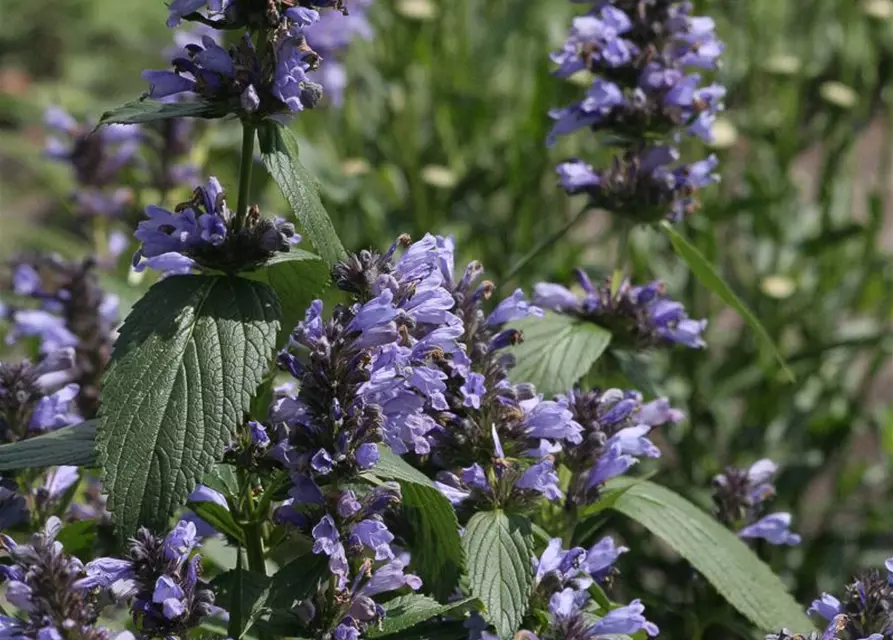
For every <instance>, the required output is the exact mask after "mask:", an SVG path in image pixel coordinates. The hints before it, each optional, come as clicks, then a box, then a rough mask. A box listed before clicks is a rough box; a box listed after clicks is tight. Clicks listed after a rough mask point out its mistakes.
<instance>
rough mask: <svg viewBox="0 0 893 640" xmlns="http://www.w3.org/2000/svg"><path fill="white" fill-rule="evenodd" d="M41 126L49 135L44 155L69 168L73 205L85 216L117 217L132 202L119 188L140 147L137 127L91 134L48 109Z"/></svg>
mask: <svg viewBox="0 0 893 640" xmlns="http://www.w3.org/2000/svg"><path fill="white" fill-rule="evenodd" d="M44 122H45V123H46V125H47V126H48V127H49V128H50V130H51V131H52V135H51V136H50V137H49V138H47V142H46V154H47V155H48V156H49V157H50V158H53V159H55V160H59V161H61V162H65V163H66V164H68V165H69V166H70V167H71V170H72V174H73V175H74V179H75V183H76V184H77V187H76V189H75V192H74V195H73V197H74V202H75V205H76V209H77V212H78V213H79V214H81V215H84V216H104V217H118V216H120V215H121V214H122V213H123V212H124V210H125V208H126V207H127V205H128V204H129V203H130V202H131V201H132V199H133V193H132V192H131V190H130V189H128V188H126V187H120V186H117V185H120V184H121V177H122V172H123V171H124V170H125V169H127V168H128V167H131V166H132V165H133V164H134V162H135V160H136V156H137V152H138V151H139V145H140V132H139V129H138V128H137V127H132V126H127V125H111V126H108V127H103V128H101V129H98V130H94V127H93V126H92V125H90V124H86V123H84V124H82V123H78V121H77V120H75V119H74V117H72V116H71V115H70V114H68V113H66V112H65V111H64V110H63V109H61V108H60V107H51V108H49V109H47V111H46V114H45V115H44Z"/></svg>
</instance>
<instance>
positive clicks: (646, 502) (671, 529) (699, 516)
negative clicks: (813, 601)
mask: <svg viewBox="0 0 893 640" xmlns="http://www.w3.org/2000/svg"><path fill="white" fill-rule="evenodd" d="M617 480H618V481H620V480H621V479H619V478H618V479H617ZM627 481H628V482H633V483H634V484H633V485H632V486H631V487H629V489H628V490H627V491H625V492H623V494H621V495H620V496H619V498H618V499H617V500H616V501H615V502H614V504H613V505H612V506H611V508H612V509H614V510H616V511H619V512H620V513H623V514H624V515H626V516H628V517H630V518H632V519H633V520H635V521H636V522H639V523H640V524H642V525H643V526H644V527H645V528H646V529H648V530H649V531H651V533H653V534H654V535H656V536H657V537H659V538H660V539H661V540H663V541H664V542H666V543H667V544H668V545H669V546H670V547H671V548H672V549H673V550H674V551H676V553H678V554H679V555H681V556H682V557H684V558H685V559H686V560H688V561H689V562H690V563H691V565H692V566H693V567H694V568H695V569H697V570H698V571H699V572H700V573H701V574H702V575H703V576H704V577H705V578H707V580H709V581H710V583H711V584H712V585H713V586H714V588H716V590H717V591H718V592H719V593H720V594H721V595H722V596H723V597H724V598H725V599H726V601H727V602H728V603H729V604H731V605H732V606H733V607H735V608H736V609H737V610H738V611H739V612H740V613H741V614H742V615H744V616H745V617H747V618H748V619H749V620H750V621H751V622H753V623H754V624H755V625H756V626H758V627H759V628H760V629H761V630H763V631H773V630H778V629H781V628H788V629H812V628H813V624H812V622H810V620H809V618H808V617H807V616H806V614H805V613H804V612H803V608H802V607H801V606H800V605H799V604H798V603H797V602H796V601H795V600H794V598H792V597H791V595H790V594H789V593H788V592H787V590H786V589H785V587H784V584H783V583H782V582H781V580H780V579H779V578H778V576H776V575H775V574H774V573H772V570H771V569H770V568H769V567H768V566H766V565H765V564H764V563H763V561H762V560H760V559H759V558H758V557H757V556H756V554H755V553H754V552H753V551H751V550H750V549H749V548H748V546H747V545H746V544H744V542H742V541H741V540H740V539H739V538H738V536H736V535H735V534H734V533H732V532H731V531H729V530H728V529H726V528H725V527H724V526H722V525H721V524H720V523H719V522H717V521H716V520H715V519H714V518H712V517H711V516H710V515H708V514H706V513H704V512H703V511H702V510H701V509H699V508H698V507H696V506H695V505H693V504H692V503H690V502H689V501H688V500H686V499H685V498H683V497H682V496H680V495H679V494H677V493H674V492H673V491H670V490H669V489H667V488H665V487H662V486H660V485H658V484H655V483H653V482H648V481H641V480H638V481H637V480H627ZM615 484H618V485H619V484H622V481H621V482H618V483H615Z"/></svg>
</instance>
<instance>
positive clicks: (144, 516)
mask: <svg viewBox="0 0 893 640" xmlns="http://www.w3.org/2000/svg"><path fill="white" fill-rule="evenodd" d="M278 317H279V305H278V302H277V300H276V296H275V294H274V292H273V290H272V289H270V287H268V286H266V285H264V284H262V283H258V282H251V281H249V280H244V279H242V278H234V277H229V276H174V277H169V278H165V279H164V280H162V281H161V282H158V283H157V284H155V285H154V286H153V287H152V288H151V289H150V290H149V292H148V293H147V294H146V295H145V297H143V299H142V300H140V301H139V302H138V303H137V304H136V305H135V306H134V308H133V310H132V311H131V313H130V315H129V316H128V317H127V320H126V321H125V322H124V325H123V326H122V327H121V330H120V335H119V337H118V340H117V342H116V344H115V350H114V353H113V355H112V361H111V365H110V366H109V370H108V371H107V373H106V375H105V377H104V379H103V392H102V398H101V400H102V407H101V409H100V425H99V431H98V433H97V450H98V454H99V463H100V466H101V467H102V469H103V487H104V488H105V490H106V491H107V492H108V495H109V501H108V505H109V511H111V512H112V514H113V515H114V517H115V520H116V522H117V524H118V526H119V527H120V532H121V534H122V535H124V536H128V535H132V534H133V533H134V532H135V531H136V529H137V528H138V527H140V526H148V527H150V528H155V529H165V528H166V527H167V525H168V521H169V519H170V516H171V514H173V513H174V511H175V510H176V509H177V508H178V507H180V506H181V505H183V504H184V503H185V502H186V496H188V495H189V493H190V492H191V491H192V490H193V489H194V488H195V484H196V482H197V481H199V480H201V478H202V476H203V475H204V474H205V473H206V472H208V471H209V470H210V469H211V468H212V466H213V464H214V462H215V461H217V460H218V459H220V458H221V456H222V455H223V449H224V447H225V446H226V445H227V443H229V442H231V441H232V439H233V438H234V437H235V433H236V428H237V427H238V426H239V425H240V424H241V423H242V421H243V419H244V415H245V411H247V409H248V405H249V403H250V401H251V396H252V394H254V392H255V390H256V389H257V386H258V384H259V383H260V381H261V379H262V377H263V374H264V371H265V370H266V368H267V366H268V362H269V359H270V357H271V354H272V351H273V348H274V346H275V342H276V330H277V329H278V325H279V323H278Z"/></svg>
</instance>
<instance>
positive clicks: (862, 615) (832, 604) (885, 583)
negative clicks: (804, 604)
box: [766, 558, 893, 640]
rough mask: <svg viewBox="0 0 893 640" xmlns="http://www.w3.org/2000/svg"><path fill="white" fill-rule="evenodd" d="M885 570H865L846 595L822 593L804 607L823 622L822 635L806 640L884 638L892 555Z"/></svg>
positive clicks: (888, 625) (782, 638)
mask: <svg viewBox="0 0 893 640" xmlns="http://www.w3.org/2000/svg"><path fill="white" fill-rule="evenodd" d="M885 568H886V573H885V574H884V573H882V572H880V571H877V570H871V571H867V572H865V573H864V574H862V575H861V576H859V577H857V578H855V579H854V580H853V581H852V582H851V583H850V584H848V585H847V587H846V596H845V597H844V598H843V599H842V600H839V599H838V598H836V597H835V596H833V595H831V594H829V593H823V594H822V596H821V597H820V598H817V599H816V600H813V602H812V605H811V606H810V607H809V609H808V610H807V613H809V614H815V615H816V616H817V617H818V618H820V619H821V620H822V622H823V623H824V624H825V625H826V626H825V628H824V631H823V632H822V634H821V635H819V634H818V633H815V632H814V633H812V634H811V635H810V636H809V640H884V639H885V638H889V637H890V634H891V633H893V558H890V559H889V560H887V562H886V563H885ZM795 638H804V639H805V636H800V635H797V636H795V635H793V634H791V632H790V631H787V630H783V631H781V632H780V633H777V634H771V635H768V636H766V640H795Z"/></svg>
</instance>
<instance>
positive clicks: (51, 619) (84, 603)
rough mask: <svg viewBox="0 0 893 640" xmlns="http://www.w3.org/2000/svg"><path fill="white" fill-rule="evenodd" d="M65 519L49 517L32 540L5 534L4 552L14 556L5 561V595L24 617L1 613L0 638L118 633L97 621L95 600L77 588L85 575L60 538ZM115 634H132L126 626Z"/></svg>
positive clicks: (82, 638)
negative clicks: (18, 540) (19, 540)
mask: <svg viewBox="0 0 893 640" xmlns="http://www.w3.org/2000/svg"><path fill="white" fill-rule="evenodd" d="M61 528H62V523H61V521H60V520H59V519H58V518H50V519H49V520H47V523H46V526H45V527H44V529H43V531H42V532H40V533H38V534H36V535H35V536H34V537H33V540H32V542H31V544H28V545H25V544H16V542H15V541H14V540H13V539H12V538H10V537H8V536H6V535H3V534H0V552H5V553H6V554H8V555H9V557H10V558H11V559H12V561H13V564H11V565H0V582H2V583H5V587H6V599H7V600H8V601H9V603H10V604H11V605H13V606H14V607H15V608H16V609H18V611H19V612H20V613H21V615H22V616H23V617H21V618H19V617H12V616H8V615H0V638H10V639H12V640H18V639H23V640H24V639H26V638H37V639H38V640H62V638H77V639H79V640H110V638H112V637H113V634H112V633H111V632H110V631H109V630H107V629H104V628H102V627H99V626H96V620H97V618H98V616H99V612H98V608H97V606H96V600H95V598H93V597H92V595H85V594H84V593H82V592H81V591H80V590H79V589H78V588H77V585H78V582H79V581H80V580H83V579H84V577H85V570H84V566H83V564H81V562H80V561H79V560H78V559H77V558H74V557H71V556H68V555H67V554H66V553H65V552H64V550H63V549H62V545H61V544H60V543H59V542H57V541H56V539H55V538H56V536H57V535H58V533H59V531H60V529H61ZM114 638H115V640H133V634H131V633H128V632H124V633H120V634H117V635H115V636H114Z"/></svg>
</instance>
